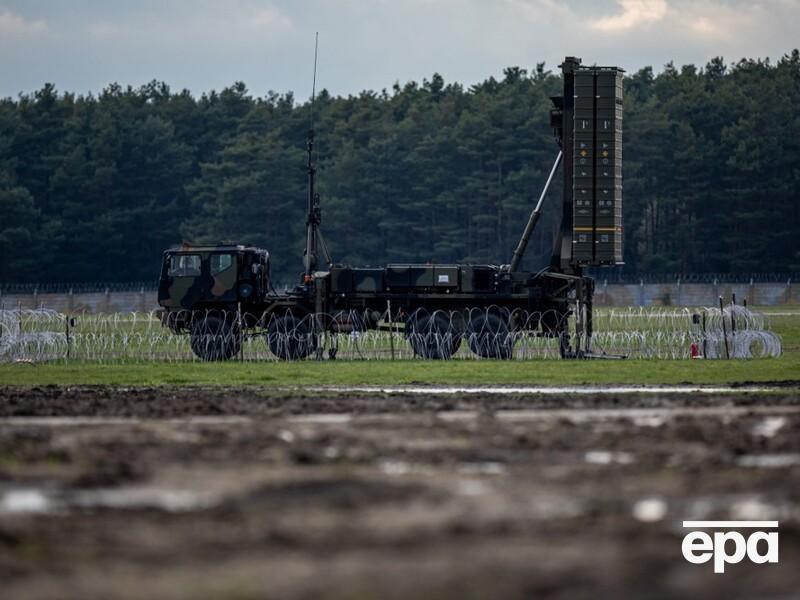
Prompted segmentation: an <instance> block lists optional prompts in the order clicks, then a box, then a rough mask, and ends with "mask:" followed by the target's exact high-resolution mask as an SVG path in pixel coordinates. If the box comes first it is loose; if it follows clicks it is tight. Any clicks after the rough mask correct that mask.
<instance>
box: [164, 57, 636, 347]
mask: <svg viewBox="0 0 800 600" xmlns="http://www.w3.org/2000/svg"><path fill="white" fill-rule="evenodd" d="M561 69H562V72H563V78H564V91H563V95H562V96H558V97H553V98H552V102H553V109H552V111H551V117H550V121H551V126H552V127H553V130H554V136H555V140H556V143H557V146H558V148H557V155H556V159H555V162H554V164H553V166H552V169H551V171H550V174H549V177H548V178H547V181H546V183H545V185H544V188H543V190H542V192H541V195H540V196H539V200H538V203H537V204H536V206H535V208H534V209H533V211H532V213H531V215H530V218H529V220H528V223H527V225H526V227H525V229H524V231H523V232H522V236H521V238H520V240H519V243H518V245H517V247H516V249H515V251H514V253H513V256H512V257H511V260H510V262H509V263H508V264H503V265H476V264H389V265H386V266H385V267H380V268H359V267H351V266H348V265H345V264H340V263H336V262H334V261H333V260H332V258H331V255H330V253H329V251H328V248H327V246H326V244H325V241H324V239H323V237H322V234H321V230H320V223H321V209H320V198H319V195H318V194H316V193H315V190H314V178H315V173H316V169H315V166H314V164H313V162H312V150H313V144H314V131H313V126H312V128H311V130H310V131H309V137H308V144H307V150H308V164H307V169H308V199H307V201H308V217H307V222H306V226H307V235H306V249H305V253H304V260H303V266H304V270H303V272H302V274H301V277H300V282H299V283H298V285H297V286H295V287H294V288H292V289H287V290H285V291H280V292H279V291H276V289H275V288H274V286H273V282H272V280H271V276H270V254H269V253H268V252H267V251H266V250H264V249H261V248H256V247H253V246H248V245H243V244H242V245H238V244H226V245H223V244H221V245H206V246H194V245H187V244H184V245H182V246H178V247H175V248H172V249H170V250H167V251H166V252H165V253H164V256H163V263H162V267H161V276H160V280H159V288H158V302H159V304H160V306H161V311H160V312H161V319H162V323H163V324H164V325H165V326H166V327H169V328H170V329H171V330H173V331H174V332H175V333H184V334H185V333H188V334H189V336H190V338H191V346H192V349H193V351H194V352H195V353H196V354H197V355H198V356H199V357H200V358H201V359H204V360H225V359H230V358H233V357H235V356H236V355H237V354H238V353H239V352H240V351H241V345H242V340H243V339H244V337H249V336H263V337H265V339H266V341H267V344H268V346H269V348H270V350H271V351H272V352H273V353H274V354H275V355H276V356H277V357H278V358H281V359H285V360H293V359H303V358H306V357H309V356H312V355H314V356H316V357H317V358H322V357H323V351H324V350H323V346H324V344H323V342H322V340H323V339H332V340H335V339H336V336H337V335H338V334H343V333H352V332H363V331H367V330H370V329H384V330H385V329H387V328H388V329H391V330H392V331H395V332H397V331H403V332H404V333H405V336H406V338H407V339H408V341H409V343H410V345H411V347H412V349H413V351H414V353H415V354H416V355H418V356H419V357H422V358H435V359H446V358H449V357H451V356H452V355H453V354H454V353H455V352H456V351H457V350H458V349H459V347H460V345H461V343H462V341H466V343H468V345H469V348H470V350H472V351H473V352H474V353H475V354H477V355H479V356H482V357H484V358H498V359H507V358H511V357H512V355H513V344H514V339H515V337H514V333H515V332H518V331H520V330H521V329H524V330H525V331H526V332H527V333H532V334H534V335H538V336H543V337H552V338H556V339H557V340H558V344H559V351H560V354H561V356H562V357H563V358H591V357H595V356H598V355H596V354H594V353H592V350H591V338H592V297H593V292H594V281H593V279H592V278H590V277H588V276H586V275H584V273H583V270H584V269H585V268H586V267H590V266H602V265H614V264H620V263H621V261H622V165H621V160H622V70H621V69H618V68H616V67H596V66H592V67H585V66H582V65H581V61H580V59H577V58H574V57H567V58H566V59H565V61H564V63H563V64H562V65H561ZM559 166H561V167H562V168H561V173H562V176H563V178H564V185H563V192H562V221H561V226H560V230H559V234H558V237H557V241H556V244H555V247H554V249H553V254H552V257H551V261H550V265H549V267H548V268H546V269H543V270H541V271H539V272H535V273H534V272H527V271H521V270H519V267H520V262H521V260H522V257H523V255H524V253H525V248H526V246H527V244H528V241H529V239H530V237H531V235H532V233H533V231H534V229H535V227H536V224H537V222H538V220H539V218H540V216H541V213H542V207H543V203H544V200H545V197H546V195H547V191H548V189H549V187H550V184H551V182H552V181H553V179H554V178H555V176H556V173H557V172H558V169H559ZM570 317H572V319H571V318H570ZM571 322H572V324H571ZM573 325H574V328H575V329H574V334H573V333H572V332H571V327H572V326H573ZM335 349H336V346H335V343H333V344H330V345H329V347H328V353H329V357H330V358H335Z"/></svg>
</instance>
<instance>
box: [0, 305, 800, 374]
mask: <svg viewBox="0 0 800 600" xmlns="http://www.w3.org/2000/svg"><path fill="white" fill-rule="evenodd" d="M764 312H766V313H773V314H770V316H769V319H770V322H771V325H772V329H773V330H774V331H775V332H776V333H778V334H779V335H780V336H781V338H782V340H783V349H784V355H783V356H782V357H780V358H776V359H760V360H730V361H725V360H714V361H711V360H709V361H703V360H694V361H691V360H624V361H599V360H598V361H561V360H531V361H509V362H505V361H487V360H454V361H448V362H433V361H408V360H403V361H389V360H371V361H323V362H314V361H303V362H298V363H281V362H273V361H264V362H243V363H242V362H229V363H200V362H185V363H168V362H154V363H131V364H101V363H91V362H82V363H78V362H75V363H69V364H65V363H64V362H57V363H42V364H3V365H0V384H5V385H46V384H72V385H78V384H115V385H170V384H172V385H267V386H294V385H322V384H331V385H393V384H415V383H422V384H469V385H479V384H538V385H559V384H623V383H626V384H676V383H708V384H713V383H732V382H746V381H752V382H760V381H797V380H800V307H775V308H773V309H770V310H767V311H764ZM774 313H778V314H774ZM782 313H790V314H788V315H786V314H782Z"/></svg>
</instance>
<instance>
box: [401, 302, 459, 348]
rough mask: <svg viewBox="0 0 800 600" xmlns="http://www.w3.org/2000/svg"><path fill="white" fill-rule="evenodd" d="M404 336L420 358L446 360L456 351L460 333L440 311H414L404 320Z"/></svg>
mask: <svg viewBox="0 0 800 600" xmlns="http://www.w3.org/2000/svg"><path fill="white" fill-rule="evenodd" d="M406 337H408V341H409V343H410V344H411V348H412V349H413V350H414V354H416V355H417V356H419V357H420V358H430V359H434V360H447V359H448V358H450V357H452V356H453V354H455V353H456V352H458V349H459V347H460V346H461V337H462V334H461V333H459V331H458V330H457V329H456V327H454V326H453V324H452V323H451V322H450V319H448V318H447V317H446V316H445V315H444V314H442V313H440V312H436V313H434V314H432V315H428V314H425V313H420V312H416V313H414V314H413V315H411V317H409V319H408V321H406Z"/></svg>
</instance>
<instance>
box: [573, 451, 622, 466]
mask: <svg viewBox="0 0 800 600" xmlns="http://www.w3.org/2000/svg"><path fill="white" fill-rule="evenodd" d="M583 459H584V460H585V461H586V462H587V463H589V464H591V465H629V464H631V463H632V462H633V455H632V454H630V453H629V452H609V451H607V450H590V451H589V452H587V453H586V454H585V455H584V456H583Z"/></svg>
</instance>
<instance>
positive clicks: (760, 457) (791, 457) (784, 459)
mask: <svg viewBox="0 0 800 600" xmlns="http://www.w3.org/2000/svg"><path fill="white" fill-rule="evenodd" d="M736 464H737V465H739V466H740V467H751V468H756V469H783V468H785V467H794V466H797V465H800V454H745V455H744V456H740V457H739V459H738V460H737V461H736Z"/></svg>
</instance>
